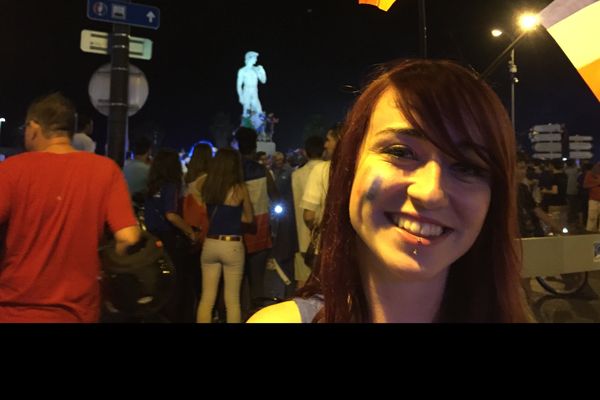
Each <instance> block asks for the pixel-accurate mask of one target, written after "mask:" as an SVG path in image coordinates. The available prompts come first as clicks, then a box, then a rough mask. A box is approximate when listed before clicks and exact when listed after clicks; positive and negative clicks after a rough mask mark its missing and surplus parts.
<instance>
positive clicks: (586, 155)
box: [569, 151, 594, 160]
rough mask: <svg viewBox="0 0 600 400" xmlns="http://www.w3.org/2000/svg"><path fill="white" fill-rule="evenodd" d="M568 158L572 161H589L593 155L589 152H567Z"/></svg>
mask: <svg viewBox="0 0 600 400" xmlns="http://www.w3.org/2000/svg"><path fill="white" fill-rule="evenodd" d="M569 158H571V159H574V160H575V159H579V160H590V159H592V158H594V155H593V154H592V152H590V151H571V152H569Z"/></svg>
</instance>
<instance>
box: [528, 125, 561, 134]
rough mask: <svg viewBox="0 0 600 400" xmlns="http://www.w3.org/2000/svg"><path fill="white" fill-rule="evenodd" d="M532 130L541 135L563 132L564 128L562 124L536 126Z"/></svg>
mask: <svg viewBox="0 0 600 400" xmlns="http://www.w3.org/2000/svg"><path fill="white" fill-rule="evenodd" d="M531 130H532V131H534V132H539V133H551V132H562V131H563V127H562V125H561V124H546V125H535V126H534V127H533V128H531Z"/></svg>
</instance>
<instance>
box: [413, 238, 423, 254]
mask: <svg viewBox="0 0 600 400" xmlns="http://www.w3.org/2000/svg"><path fill="white" fill-rule="evenodd" d="M421 243H422V242H421V239H417V247H415V249H414V250H413V254H414V255H415V256H416V255H418V254H419V252H418V250H419V245H420V244H421Z"/></svg>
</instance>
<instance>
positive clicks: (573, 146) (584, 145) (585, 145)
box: [569, 142, 592, 150]
mask: <svg viewBox="0 0 600 400" xmlns="http://www.w3.org/2000/svg"><path fill="white" fill-rule="evenodd" d="M591 149H592V144H591V143H590V142H570V143H569V150H591Z"/></svg>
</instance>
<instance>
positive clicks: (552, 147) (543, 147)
mask: <svg viewBox="0 0 600 400" xmlns="http://www.w3.org/2000/svg"><path fill="white" fill-rule="evenodd" d="M533 149H534V150H535V151H547V152H550V153H551V152H555V151H558V152H560V151H561V149H562V145H561V143H560V142H540V143H536V144H534V145H533Z"/></svg>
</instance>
